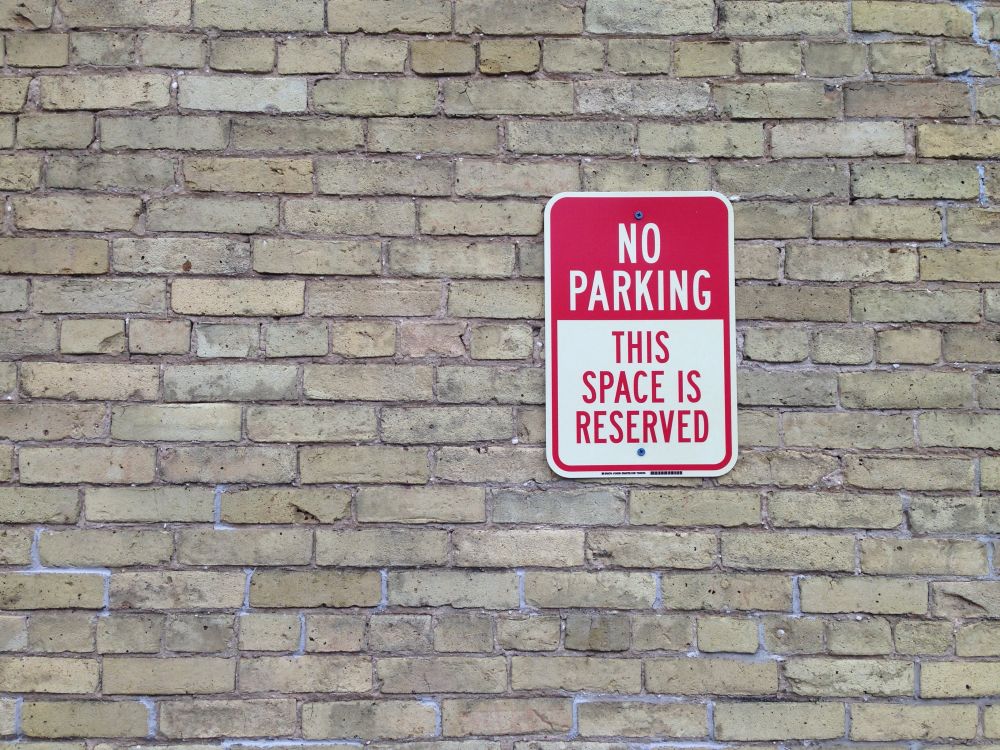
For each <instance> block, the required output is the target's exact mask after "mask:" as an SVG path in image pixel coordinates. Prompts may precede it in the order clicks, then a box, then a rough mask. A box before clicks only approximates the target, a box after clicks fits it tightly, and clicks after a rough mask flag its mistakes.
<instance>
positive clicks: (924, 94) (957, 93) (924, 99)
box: [844, 81, 972, 118]
mask: <svg viewBox="0 0 1000 750" xmlns="http://www.w3.org/2000/svg"><path fill="white" fill-rule="evenodd" d="M844 114H846V115H847V116H848V117H885V116H890V117H901V118H902V117H968V116H969V115H971V114H972V109H971V103H970V99H969V87H968V86H966V85H965V84H964V83H959V82H958V81H955V82H950V81H930V82H917V81H906V82H901V81H899V82H897V81H881V82H878V83H849V84H847V85H845V86H844Z"/></svg>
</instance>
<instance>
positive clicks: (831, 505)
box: [768, 492, 903, 529]
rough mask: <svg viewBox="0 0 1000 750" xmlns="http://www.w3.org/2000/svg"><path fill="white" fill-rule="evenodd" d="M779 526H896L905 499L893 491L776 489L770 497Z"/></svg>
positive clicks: (772, 514) (773, 518)
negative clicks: (844, 492) (784, 490)
mask: <svg viewBox="0 0 1000 750" xmlns="http://www.w3.org/2000/svg"><path fill="white" fill-rule="evenodd" d="M768 515H769V517H770V519H771V522H772V523H773V524H774V525H776V526H815V527H818V528H853V527H861V528H873V529H892V528H895V527H896V526H898V525H899V524H900V523H901V522H902V520H903V508H902V501H901V500H900V499H899V498H898V497H896V496H893V495H869V494H865V495H852V494H841V493H817V492H794V493H790V492H776V493H772V494H771V496H770V497H769V498H768Z"/></svg>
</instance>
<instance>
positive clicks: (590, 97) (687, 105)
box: [525, 79, 711, 117]
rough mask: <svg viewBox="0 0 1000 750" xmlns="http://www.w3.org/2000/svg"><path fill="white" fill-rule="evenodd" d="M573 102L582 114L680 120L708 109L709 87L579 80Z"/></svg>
mask: <svg viewBox="0 0 1000 750" xmlns="http://www.w3.org/2000/svg"><path fill="white" fill-rule="evenodd" d="M576 99H577V109H578V110H579V112H580V113H582V114H609V115H625V116H636V115H638V116H648V117H683V116H686V115H697V114H702V113H706V112H708V111H709V110H710V109H711V97H710V95H709V90H708V86H707V85H706V84H703V83H695V82H693V81H657V80H643V79H640V80H635V79H618V80H616V79H601V80H593V81H580V82H578V83H577V84H576ZM525 114H529V113H525ZM550 114H560V113H559V112H551V113H550Z"/></svg>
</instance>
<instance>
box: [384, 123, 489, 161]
mask: <svg viewBox="0 0 1000 750" xmlns="http://www.w3.org/2000/svg"><path fill="white" fill-rule="evenodd" d="M368 145H369V149H370V150H371V151H373V152H377V153H414V152H416V153H441V154H455V153H459V154H494V153H496V152H497V125H496V123H494V122H490V121H481V120H469V121H453V120H448V119H444V118H429V119H419V120H416V119H407V118H384V119H378V120H374V121H372V122H371V123H370V125H369V131H368Z"/></svg>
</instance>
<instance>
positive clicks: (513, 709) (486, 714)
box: [441, 698, 572, 737]
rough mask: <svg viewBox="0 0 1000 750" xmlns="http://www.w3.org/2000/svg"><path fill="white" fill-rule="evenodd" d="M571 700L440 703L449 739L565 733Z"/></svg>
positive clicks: (569, 717) (567, 727)
mask: <svg viewBox="0 0 1000 750" xmlns="http://www.w3.org/2000/svg"><path fill="white" fill-rule="evenodd" d="M571 712H572V706H571V702H570V700H569V699H568V698H482V699H479V698H470V699H467V700H465V699H447V698H446V699H445V700H443V701H442V702H441V713H442V718H443V730H444V735H445V736H446V737H461V736H466V735H495V734H503V735H507V734H563V733H565V732H566V731H568V730H569V728H570V725H571V724H572V720H571V718H572V717H571Z"/></svg>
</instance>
